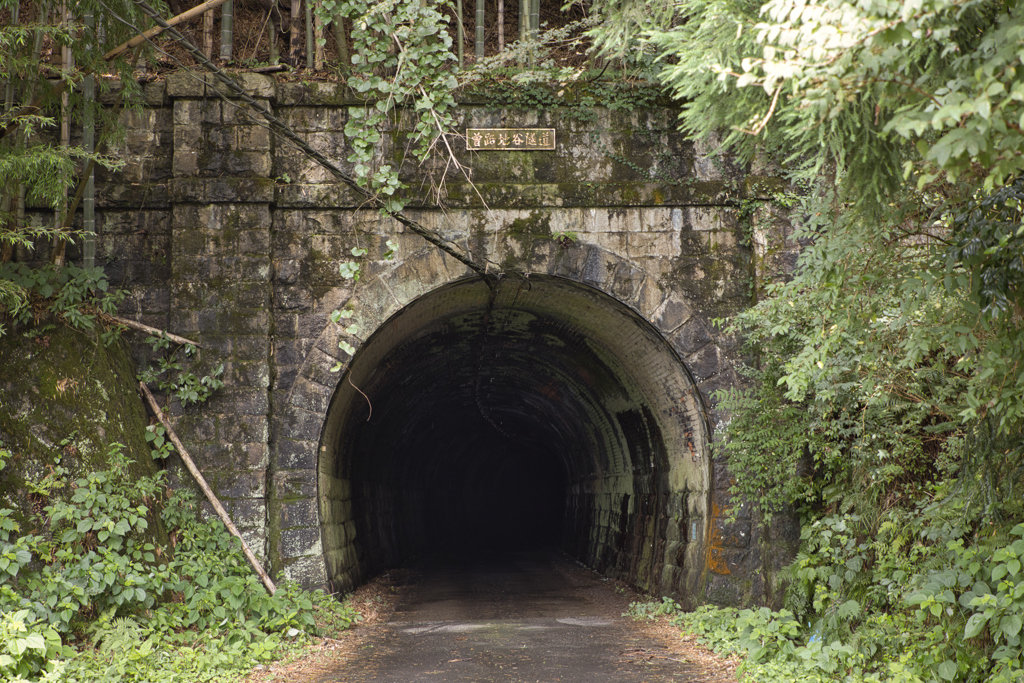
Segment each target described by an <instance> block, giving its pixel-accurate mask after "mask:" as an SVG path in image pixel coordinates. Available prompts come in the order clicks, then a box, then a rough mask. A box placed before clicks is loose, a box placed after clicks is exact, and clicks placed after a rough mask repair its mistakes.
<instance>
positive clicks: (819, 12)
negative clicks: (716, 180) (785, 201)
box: [593, 0, 1024, 526]
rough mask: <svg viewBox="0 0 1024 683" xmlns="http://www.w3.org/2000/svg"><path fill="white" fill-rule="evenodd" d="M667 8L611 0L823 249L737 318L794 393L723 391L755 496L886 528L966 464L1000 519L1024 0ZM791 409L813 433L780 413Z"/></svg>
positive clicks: (618, 26) (1006, 483) (624, 34)
mask: <svg viewBox="0 0 1024 683" xmlns="http://www.w3.org/2000/svg"><path fill="white" fill-rule="evenodd" d="M656 4H658V3H656ZM641 6H644V7H648V8H649V11H646V12H643V11H636V9H637V8H638V7H641ZM659 7H660V9H659V8H653V9H650V3H637V2H630V1H629V0H624V1H621V2H606V3H598V8H599V9H600V10H601V11H603V12H604V17H605V21H604V23H603V24H602V25H600V26H599V27H598V28H596V29H595V30H594V31H593V34H594V36H595V39H596V42H597V43H598V44H599V45H600V46H601V47H602V49H604V50H605V51H606V52H614V51H615V50H616V49H622V48H623V47H624V46H625V45H626V41H627V40H634V41H635V40H639V41H641V42H643V43H644V45H645V46H646V48H647V49H648V50H651V51H653V52H654V53H655V54H656V56H657V59H658V60H659V62H660V63H661V65H662V70H661V72H660V79H661V81H662V83H663V84H664V85H665V86H666V87H668V88H669V89H670V90H671V92H673V93H674V95H675V96H676V97H677V98H678V99H679V100H680V102H681V103H682V114H681V122H680V124H681V126H682V128H683V129H684V130H687V131H689V132H690V133H692V134H693V135H694V136H698V137H707V136H713V135H719V136H720V139H721V141H722V144H721V147H720V152H721V153H722V154H724V155H729V157H730V158H732V159H735V160H739V161H740V162H750V161H753V160H754V159H755V158H758V157H761V158H767V159H771V160H774V161H775V162H776V166H777V168H779V169H780V171H779V172H780V173H781V174H784V175H785V176H786V177H787V178H788V179H789V180H790V182H791V183H792V188H793V190H794V192H795V194H797V196H798V200H797V204H796V209H795V211H794V212H793V214H792V215H793V218H794V221H795V223H796V225H797V234H796V237H797V238H800V239H803V240H804V241H805V242H806V243H807V244H808V245H809V246H807V247H806V248H805V249H804V250H803V252H802V254H801V256H800V259H799V264H798V267H797V269H796V271H795V272H794V273H793V274H792V277H791V278H790V279H789V280H787V281H785V282H776V283H772V284H770V285H769V286H768V287H767V288H766V293H767V295H768V296H767V298H766V299H765V300H763V301H762V302H761V303H759V304H758V305H757V306H755V307H754V308H752V309H750V310H749V311H747V312H745V313H743V314H741V315H739V316H737V317H736V318H735V319H733V320H732V321H731V325H732V329H733V330H734V331H736V332H740V333H742V334H743V335H744V336H745V339H746V340H747V344H748V349H749V351H750V359H751V361H750V366H751V367H750V369H749V370H748V372H749V373H750V374H752V375H754V377H755V379H759V380H762V381H767V382H769V383H770V385H771V387H773V388H772V389H771V390H770V391H768V392H767V393H768V396H766V395H765V394H764V393H763V392H764V389H758V390H750V391H747V392H739V391H734V392H730V393H728V394H726V395H724V396H723V399H724V400H725V402H726V404H727V405H729V406H731V407H733V408H734V409H735V410H734V415H735V417H734V420H733V423H732V425H731V428H730V429H729V439H728V443H727V444H726V446H725V452H726V454H727V455H728V456H729V458H730V461H731V463H732V465H733V468H734V470H736V472H735V474H736V475H737V477H736V480H737V482H738V483H737V484H736V487H737V490H738V491H740V492H742V493H745V494H747V496H748V497H750V498H752V499H754V500H755V501H757V502H759V503H761V506H762V508H764V509H765V510H766V511H767V512H768V513H769V515H770V509H772V508H774V507H777V506H781V505H785V504H789V503H793V502H798V503H802V504H812V505H822V504H824V505H826V506H828V507H829V509H845V510H847V511H850V510H855V511H857V512H859V513H865V517H864V521H865V523H866V524H868V525H869V526H870V525H871V524H874V525H877V524H878V523H880V521H879V520H880V519H881V518H882V516H883V514H884V512H885V510H886V509H888V508H889V507H891V506H892V505H894V504H898V503H899V501H901V500H902V501H904V502H907V501H911V500H914V499H915V496H917V495H919V494H920V487H921V486H922V485H925V484H926V483H927V482H928V481H935V480H939V479H942V478H944V477H949V476H953V475H958V476H959V478H960V481H961V483H962V484H963V487H961V489H958V490H961V491H962V493H963V494H964V495H965V496H967V497H968V499H970V500H972V501H975V502H977V503H979V507H976V508H973V509H972V512H973V513H976V514H981V515H982V516H984V515H998V514H1000V513H999V510H1000V509H1001V508H1000V505H999V501H1000V500H1003V501H1004V502H1005V500H1006V497H1007V495H1010V494H1009V491H1010V490H1011V489H1010V487H1012V486H1014V485H1015V484H1016V485H1017V486H1019V485H1020V483H1021V481H1020V479H1021V476H1022V463H1024V452H1022V449H1021V448H1020V441H1021V433H1022V426H1024V229H1022V228H1021V221H1020V217H1021V210H1022V204H1021V202H1022V196H1024V179H1022V171H1024V153H1022V152H1024V132H1022V128H1024V64H1022V59H1024V7H1022V6H1021V4H1020V3H1015V2H1002V1H996V0H952V1H951V0H916V1H912V2H886V1H884V0H865V1H863V2H857V3H853V2H845V1H844V0H811V1H807V0H769V1H768V2H764V3H762V2H760V1H753V2H750V1H744V0H684V1H682V2H671V3H669V2H665V3H660V4H659ZM758 392H762V393H761V394H758ZM759 395H760V398H758V396H759ZM786 406H788V408H786ZM791 408H798V409H799V411H800V413H801V420H803V421H804V422H805V423H806V424H807V426H808V430H810V431H809V432H808V431H806V430H787V429H782V428H778V427H776V426H773V425H778V424H781V423H780V422H779V421H776V422H774V423H772V422H769V423H765V421H764V420H762V419H760V418H759V415H763V414H764V412H763V411H764V410H766V409H771V410H775V411H778V414H780V415H781V414H784V413H785V409H791ZM759 411H760V412H759ZM808 434H813V437H809V436H808ZM780 460H781V461H782V462H783V463H785V467H783V470H784V472H785V474H784V475H782V477H781V478H780V475H779V468H778V463H779V461H780ZM798 472H800V473H804V474H805V475H806V476H804V477H803V481H804V485H801V486H793V485H792V482H790V483H787V484H784V483H783V479H784V478H785V477H792V476H793V475H794V474H795V473H798ZM808 482H810V485H807V483H808ZM986 487H987V490H986ZM981 494H983V495H981ZM1018 497H1019V494H1018ZM1011 498H1012V495H1011Z"/></svg>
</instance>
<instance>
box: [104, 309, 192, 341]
mask: <svg viewBox="0 0 1024 683" xmlns="http://www.w3.org/2000/svg"><path fill="white" fill-rule="evenodd" d="M102 318H103V319H104V320H109V321H112V322H115V323H117V324H118V325H124V326H125V327H130V328H131V329H133V330H138V331H139V332H145V333H146V334H151V335H153V336H154V337H167V338H168V339H170V340H171V341H172V342H174V343H175V344H190V345H192V346H195V347H196V348H201V347H202V344H200V343H199V342H194V341H192V340H191V339H185V338H184V337H179V336H178V335H176V334H171V333H170V332H168V331H166V330H161V329H160V328H159V327H150V326H149V325H144V324H143V323H139V322H135V321H134V320H128V319H126V318H118V317H117V316H116V315H106V314H103V315H102Z"/></svg>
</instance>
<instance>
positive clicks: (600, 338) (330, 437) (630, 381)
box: [320, 276, 708, 575]
mask: <svg viewBox="0 0 1024 683" xmlns="http://www.w3.org/2000/svg"><path fill="white" fill-rule="evenodd" d="M357 387H358V389H357ZM707 439H708V431H707V424H706V419H705V416H704V414H703V408H702V406H701V404H700V399H699V394H698V392H697V391H696V389H695V387H694V384H693V381H692V379H691V378H690V376H689V374H688V373H687V371H686V369H685V368H684V367H683V365H682V364H681V363H680V361H679V360H678V358H677V357H676V356H675V354H674V353H673V352H672V350H671V348H670V347H669V346H668V345H667V344H666V343H665V342H664V340H663V339H661V337H660V336H659V335H658V333H657V331H656V330H655V329H654V328H652V327H651V326H650V325H649V324H648V323H647V322H646V321H645V320H643V319H642V318H640V317H639V316H637V315H636V314H634V313H633V312H632V311H631V310H630V309H629V308H628V307H626V306H624V305H623V304H621V303H620V302H618V301H616V300H615V299H612V298H611V297H609V296H607V295H605V294H603V293H601V292H599V291H597V290H594V289H592V288H590V287H587V286H585V285H581V284H578V283H574V282H572V281H569V280H564V279H561V278H555V277H548V276H533V277H531V278H529V279H519V278H506V279H505V280H503V281H502V282H500V283H499V285H498V286H497V287H496V289H495V291H493V292H492V291H491V290H490V289H489V288H488V287H487V286H486V284H485V283H484V282H483V281H481V280H476V279H474V280H463V281H459V282H456V283H453V284H451V285H448V286H445V287H442V288H439V289H438V290H435V291H433V292H431V293H429V294H427V295H424V296H423V297H421V298H419V299H417V300H416V301H414V302H413V303H412V304H410V305H408V306H406V307H405V308H404V309H402V310H401V311H399V312H398V313H396V314H395V315H394V316H393V317H392V318H391V319H390V320H388V321H387V322H386V323H385V324H384V325H382V326H381V328H380V329H378V330H377V331H376V332H375V333H374V334H373V335H372V336H371V337H370V339H368V340H367V341H366V343H364V344H363V345H362V347H361V348H360V350H359V351H358V353H357V354H356V356H355V358H354V359H353V360H352V363H351V364H350V366H349V369H348V372H347V373H346V375H345V377H344V378H343V379H342V381H341V382H340V383H339V386H338V389H337V392H336V394H335V397H334V399H333V400H332V403H331V407H330V409H329V412H328V418H327V423H326V425H325V428H324V432H323V436H322V439H321V457H320V474H321V476H320V481H321V508H322V513H323V519H324V520H325V526H327V527H330V526H331V525H335V526H337V525H346V524H348V525H349V526H348V531H347V532H345V533H337V534H333V535H332V534H331V533H330V529H326V530H325V549H326V551H327V552H326V555H327V562H328V571H329V572H331V573H333V574H337V573H339V572H346V571H348V572H350V573H351V571H352V569H351V568H347V569H346V568H345V567H344V566H343V565H345V564H346V562H349V563H351V562H352V561H353V560H352V557H351V555H352V554H353V553H354V554H355V555H356V556H357V560H355V561H356V562H357V563H358V565H359V567H358V573H359V574H362V575H365V574H366V573H367V572H371V571H373V570H374V569H380V568H383V567H385V566H388V565H390V564H394V563H398V562H401V561H403V560H405V559H407V558H408V557H410V556H411V555H414V554H416V553H419V552H423V551H424V550H427V549H431V548H436V547H443V546H446V545H459V544H461V545H463V546H465V547H467V548H470V549H472V548H478V547H484V546H486V545H489V544H495V545H503V544H504V545H507V544H517V543H518V544H530V543H556V544H561V545H562V546H571V545H574V546H576V547H578V548H581V550H580V551H579V552H578V553H577V554H587V553H588V552H589V553H590V554H593V552H592V551H593V548H591V551H587V550H585V549H583V548H584V547H590V546H594V545H595V544H601V543H604V544H606V545H607V544H609V543H611V541H610V540H609V538H610V536H611V531H608V530H607V529H611V527H613V526H615V524H618V526H619V527H622V526H623V525H625V524H626V521H625V517H622V516H623V515H627V514H634V515H635V514H636V513H637V511H638V510H639V508H640V507H641V506H643V505H647V504H649V503H645V502H644V501H650V500H654V499H656V498H657V497H658V495H661V494H659V491H676V492H682V491H687V492H694V493H697V492H706V491H707V490H708V483H707V476H708V475H707V472H706V468H705V466H704V462H706V461H705V460H704V459H702V458H701V457H700V456H701V455H703V453H704V451H705V449H706V444H707ZM338 482H345V485H344V486H341V485H339V484H338ZM342 489H343V490H346V491H350V492H351V495H350V499H349V500H347V501H346V500H344V498H345V497H344V496H339V495H330V494H329V493H328V494H326V495H325V491H327V492H329V491H337V490H342ZM704 505H705V503H704V502H703V498H702V496H701V495H696V496H694V500H692V501H690V502H689V506H690V507H691V508H695V511H694V512H695V513H696V516H698V517H701V518H705V517H706V515H705V514H704ZM612 508H615V510H614V514H616V515H619V517H621V519H620V518H619V517H617V518H616V519H612V518H611V517H612V516H613V515H612V514H611V513H608V514H606V515H602V513H601V510H602V509H608V510H611V509H612ZM616 520H618V521H616ZM352 522H354V524H351V523H352ZM353 527H354V528H353ZM602 529H606V530H605V531H602ZM619 532H621V533H624V532H622V529H621V528H620V529H619ZM621 533H620V536H621ZM602 534H603V536H604V540H602V538H601V537H602ZM621 540H622V539H621V538H620V542H621ZM345 543H349V544H350V545H352V547H353V548H354V551H353V553H349V556H348V557H347V558H343V557H342V554H341V553H337V552H336V553H333V555H332V549H333V548H335V547H336V546H339V545H344V544H345ZM332 565H334V566H332Z"/></svg>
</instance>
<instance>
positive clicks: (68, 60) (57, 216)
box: [50, 0, 75, 270]
mask: <svg viewBox="0 0 1024 683" xmlns="http://www.w3.org/2000/svg"><path fill="white" fill-rule="evenodd" d="M60 23H61V26H68V25H69V24H70V23H71V10H70V9H68V4H67V1H66V0H65V1H64V2H62V3H61V5H60ZM60 52H61V68H62V69H63V70H64V73H66V74H69V73H71V69H73V68H74V66H75V64H74V55H73V54H72V52H71V46H69V45H64V46H62V47H61V50H60ZM60 146H61V147H62V148H63V149H64V150H67V149H68V148H69V147H71V97H70V94H69V93H68V91H67V89H65V90H64V91H63V92H62V93H61V94H60ZM67 210H68V201H67V195H66V194H65V195H64V198H63V201H62V202H61V205H60V206H58V207H56V208H55V209H54V212H53V213H54V216H53V231H54V235H53V251H52V252H51V254H50V262H51V263H52V264H53V265H54V266H55V267H56V268H57V269H58V270H60V269H61V268H63V267H64V259H65V258H66V256H67V246H68V242H67V240H66V239H64V237H62V236H61V234H60V233H61V232H62V231H63V230H64V229H65V228H64V222H65V220H64V219H65V217H66V216H67Z"/></svg>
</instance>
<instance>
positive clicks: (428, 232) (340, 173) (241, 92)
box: [132, 0, 493, 287]
mask: <svg viewBox="0 0 1024 683" xmlns="http://www.w3.org/2000/svg"><path fill="white" fill-rule="evenodd" d="M132 2H134V3H135V5H136V6H138V7H139V9H141V10H142V11H143V12H145V13H146V15H148V16H149V17H150V18H151V19H153V21H155V22H156V23H158V24H161V25H163V24H166V22H165V21H164V19H163V17H161V16H160V14H159V13H157V11H156V10H155V9H153V8H152V7H150V6H149V5H148V4H147V3H146V0H132ZM165 28H167V29H169V30H170V33H171V36H172V37H173V38H174V40H176V41H177V42H178V44H179V45H181V46H182V47H183V48H185V50H186V51H187V52H188V53H189V54H190V55H192V56H193V57H194V58H195V59H196V61H197V62H198V63H199V64H200V65H201V66H202V67H203V68H204V69H206V70H208V71H209V72H210V73H211V74H213V75H214V77H215V78H216V79H217V80H218V81H220V82H221V83H222V84H223V85H224V86H225V87H226V88H227V89H228V90H229V91H230V92H232V93H234V95H233V96H234V97H237V98H238V99H240V100H242V101H243V102H245V103H246V104H247V105H249V106H250V107H251V108H252V109H253V110H254V111H255V112H256V113H258V114H259V115H260V116H262V117H263V118H264V119H265V120H266V121H267V123H268V124H269V127H270V129H271V130H272V131H273V132H274V133H277V134H278V135H280V136H282V137H284V138H285V139H287V140H288V141H289V142H290V143H291V144H293V145H295V147H296V148H298V149H300V150H302V152H303V153H304V154H306V156H307V157H309V158H310V159H312V160H313V161H315V162H317V163H318V164H320V166H322V167H323V168H324V169H326V170H327V171H328V172H330V174H331V175H333V176H334V177H335V178H337V179H338V180H340V181H341V182H343V183H345V185H347V186H348V187H349V188H351V189H352V190H353V191H354V192H356V193H357V194H359V195H360V196H361V197H363V198H364V199H365V200H366V201H367V204H368V205H369V206H372V207H373V208H376V209H381V210H382V211H383V212H384V213H386V214H387V215H388V216H390V217H391V218H392V219H394V220H396V221H398V222H399V223H401V224H402V225H404V226H405V227H406V228H408V229H409V230H411V231H412V232H414V233H416V234H417V235H419V236H420V237H422V238H423V239H425V240H426V241H427V242H429V243H430V244H433V245H434V246H435V247H437V248H438V249H440V250H441V251H443V252H444V253H446V254H448V255H449V256H451V257H452V258H454V259H455V260H456V261H458V262H459V263H462V264H464V265H465V266H466V267H468V268H469V269H470V270H472V271H473V272H474V273H476V274H477V275H479V276H480V277H481V278H482V279H483V280H484V282H486V283H487V285H488V287H493V279H492V277H491V276H490V273H489V271H488V267H487V265H486V264H484V265H481V264H479V263H477V262H476V261H475V260H474V259H473V258H472V255H471V254H470V253H469V252H468V251H467V250H464V249H463V248H462V247H461V246H459V245H458V244H456V243H454V242H451V241H449V240H447V239H446V238H445V237H443V236H442V235H440V234H438V233H437V232H436V231H435V230H433V229H431V228H428V227H426V226H424V225H422V224H421V223H419V222H418V221H416V220H414V219H412V218H409V217H408V216H406V215H405V214H404V213H402V212H401V211H395V210H393V209H389V208H387V206H386V204H385V203H384V202H383V200H381V199H380V197H377V196H376V195H374V194H373V193H371V192H370V191H369V190H367V189H366V188H364V187H362V186H361V185H360V184H359V182H358V181H357V180H356V179H355V178H354V177H352V176H351V175H349V174H348V173H346V172H345V171H344V170H342V169H341V168H339V167H338V166H337V165H335V164H334V162H332V161H331V160H330V159H328V158H327V157H326V156H324V155H323V153H321V152H319V151H317V150H316V149H314V148H313V147H311V146H310V145H309V143H308V142H306V141H305V140H303V139H302V138H301V137H299V135H298V134H297V133H296V132H295V131H294V130H292V129H291V128H290V127H289V126H288V125H287V124H286V123H284V122H283V121H281V119H279V118H277V117H276V116H274V114H273V112H271V111H270V109H268V108H267V105H266V104H264V103H263V102H260V101H258V100H257V99H255V98H254V97H253V96H252V95H250V94H249V93H247V92H246V91H245V89H244V88H242V87H241V86H240V85H239V84H238V83H237V82H236V81H235V80H234V79H232V78H231V77H230V76H229V75H228V74H227V73H225V72H224V70H223V69H221V68H220V67H219V66H217V65H216V64H214V63H213V62H211V61H210V60H208V59H206V57H204V56H203V52H202V50H199V49H198V48H196V46H194V45H192V43H190V42H188V40H186V39H185V36H183V35H181V33H180V32H179V31H178V30H177V29H175V28H173V27H171V26H165Z"/></svg>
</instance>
